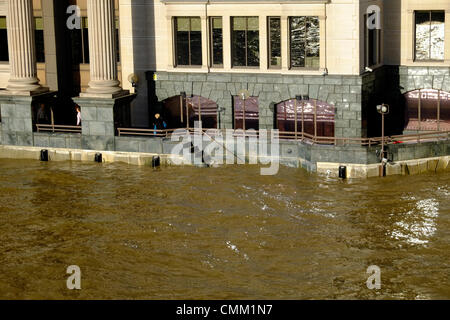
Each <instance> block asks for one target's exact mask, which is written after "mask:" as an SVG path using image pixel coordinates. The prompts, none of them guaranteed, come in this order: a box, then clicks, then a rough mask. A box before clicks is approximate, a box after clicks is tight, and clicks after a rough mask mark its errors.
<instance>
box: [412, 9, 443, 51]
mask: <svg viewBox="0 0 450 320" xmlns="http://www.w3.org/2000/svg"><path fill="white" fill-rule="evenodd" d="M414 18H415V59H416V60H444V38H445V12H444V11H416V12H415V17H414Z"/></svg>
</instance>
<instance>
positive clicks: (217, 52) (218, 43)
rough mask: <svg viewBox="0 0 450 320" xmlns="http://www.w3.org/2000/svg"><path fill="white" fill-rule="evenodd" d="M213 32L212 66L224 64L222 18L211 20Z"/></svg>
mask: <svg viewBox="0 0 450 320" xmlns="http://www.w3.org/2000/svg"><path fill="white" fill-rule="evenodd" d="M211 20H212V21H211V24H212V26H211V30H212V45H211V47H212V64H213V65H222V64H223V30H222V18H212V19H211Z"/></svg>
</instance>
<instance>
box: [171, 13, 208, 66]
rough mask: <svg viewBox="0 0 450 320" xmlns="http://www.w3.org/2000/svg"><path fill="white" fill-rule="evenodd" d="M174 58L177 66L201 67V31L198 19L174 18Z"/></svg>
mask: <svg viewBox="0 0 450 320" xmlns="http://www.w3.org/2000/svg"><path fill="white" fill-rule="evenodd" d="M175 57H176V65H177V66H201V65H202V30H201V20H200V18H198V17H177V18H175Z"/></svg>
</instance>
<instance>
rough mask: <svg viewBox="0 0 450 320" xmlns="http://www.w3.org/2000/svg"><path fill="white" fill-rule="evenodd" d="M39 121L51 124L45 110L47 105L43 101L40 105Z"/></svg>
mask: <svg viewBox="0 0 450 320" xmlns="http://www.w3.org/2000/svg"><path fill="white" fill-rule="evenodd" d="M37 123H38V124H49V123H50V121H49V120H48V115H47V112H46V110H45V105H44V104H43V103H41V104H40V105H39V110H38V112H37Z"/></svg>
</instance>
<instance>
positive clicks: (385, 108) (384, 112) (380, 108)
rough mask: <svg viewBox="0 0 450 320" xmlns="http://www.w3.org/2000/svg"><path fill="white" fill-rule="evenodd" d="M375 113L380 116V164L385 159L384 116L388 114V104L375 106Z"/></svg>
mask: <svg viewBox="0 0 450 320" xmlns="http://www.w3.org/2000/svg"><path fill="white" fill-rule="evenodd" d="M377 112H378V113H379V114H381V155H380V158H381V162H383V161H384V159H385V154H384V116H385V115H387V114H389V105H388V104H384V103H383V104H380V105H377Z"/></svg>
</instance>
